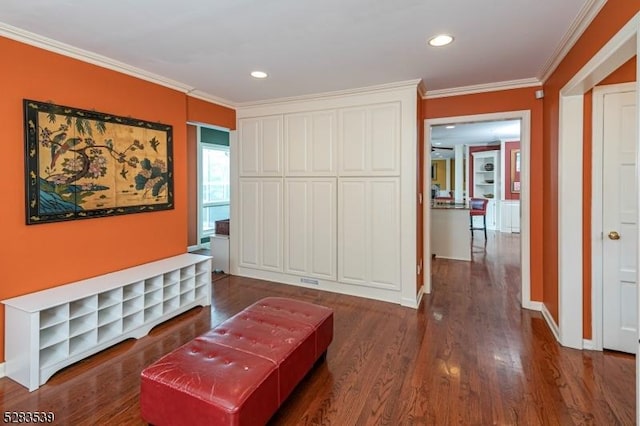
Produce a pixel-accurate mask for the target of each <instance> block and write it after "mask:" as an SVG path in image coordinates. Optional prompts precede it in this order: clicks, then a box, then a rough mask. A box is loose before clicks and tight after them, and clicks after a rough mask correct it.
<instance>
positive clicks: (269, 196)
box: [238, 178, 283, 272]
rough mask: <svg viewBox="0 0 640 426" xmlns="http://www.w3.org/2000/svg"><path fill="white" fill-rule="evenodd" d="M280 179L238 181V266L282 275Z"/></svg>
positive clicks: (243, 179) (281, 192) (281, 197)
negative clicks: (240, 244)
mask: <svg viewBox="0 0 640 426" xmlns="http://www.w3.org/2000/svg"><path fill="white" fill-rule="evenodd" d="M282 189H283V188H282V178H241V179H240V185H239V193H240V200H239V203H238V204H239V210H240V217H239V219H240V220H239V223H240V226H239V229H238V233H239V236H240V241H242V248H241V250H240V258H239V263H240V265H241V266H246V267H248V268H258V269H264V270H269V271H280V272H281V271H282V244H283V241H282V225H283V217H282V208H283V205H282V201H283V191H282Z"/></svg>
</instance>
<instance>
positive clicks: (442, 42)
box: [429, 34, 453, 47]
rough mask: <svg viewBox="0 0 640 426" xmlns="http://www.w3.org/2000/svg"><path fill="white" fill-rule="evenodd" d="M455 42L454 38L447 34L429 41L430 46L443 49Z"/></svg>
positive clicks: (439, 35)
mask: <svg viewBox="0 0 640 426" xmlns="http://www.w3.org/2000/svg"><path fill="white" fill-rule="evenodd" d="M452 41H453V37H451V36H450V35H447V34H438V35H437V36H435V37H432V38H431V39H429V45H430V46H433V47H442V46H446V45H447V44H449V43H451V42H452Z"/></svg>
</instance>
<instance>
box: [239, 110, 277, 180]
mask: <svg viewBox="0 0 640 426" xmlns="http://www.w3.org/2000/svg"><path fill="white" fill-rule="evenodd" d="M239 129H240V135H241V139H240V140H241V143H240V146H239V149H240V175H241V176H282V116H281V115H278V116H274V117H260V118H253V119H246V120H242V121H240V123H239Z"/></svg>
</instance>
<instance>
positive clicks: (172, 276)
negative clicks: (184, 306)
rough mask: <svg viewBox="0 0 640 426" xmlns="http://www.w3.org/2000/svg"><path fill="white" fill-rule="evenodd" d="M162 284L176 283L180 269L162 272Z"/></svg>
mask: <svg viewBox="0 0 640 426" xmlns="http://www.w3.org/2000/svg"><path fill="white" fill-rule="evenodd" d="M163 278H164V285H165V286H167V285H171V284H176V283H177V282H178V281H180V271H171V272H168V273H166V274H164V277H163Z"/></svg>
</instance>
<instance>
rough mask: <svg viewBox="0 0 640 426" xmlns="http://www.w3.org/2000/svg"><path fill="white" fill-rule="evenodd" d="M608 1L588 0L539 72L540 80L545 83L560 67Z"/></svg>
mask: <svg viewBox="0 0 640 426" xmlns="http://www.w3.org/2000/svg"><path fill="white" fill-rule="evenodd" d="M606 3H607V0H588V1H587V2H586V3H585V4H584V6H583V7H582V9H580V12H579V13H578V16H576V19H575V20H574V21H573V23H572V24H571V26H570V27H569V29H568V30H567V32H566V33H565V34H564V37H563V38H562V40H560V43H559V44H558V47H557V48H556V50H555V51H554V52H553V54H552V55H551V56H550V57H549V59H548V60H547V62H546V63H545V64H544V65H543V67H542V68H541V69H540V71H539V72H538V76H539V77H538V78H539V80H540V81H541V82H542V83H544V82H546V81H547V79H548V78H549V77H550V76H551V74H552V73H553V72H554V71H555V70H556V68H558V65H560V62H562V60H563V59H564V57H565V56H567V53H569V51H570V50H571V48H572V47H573V46H574V45H575V44H576V42H577V41H578V39H579V38H580V37H581V36H582V33H584V32H585V30H586V29H587V28H588V27H589V25H591V22H592V21H593V20H594V19H595V17H596V16H597V15H598V13H600V10H601V9H602V8H603V7H604V5H605V4H606Z"/></svg>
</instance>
